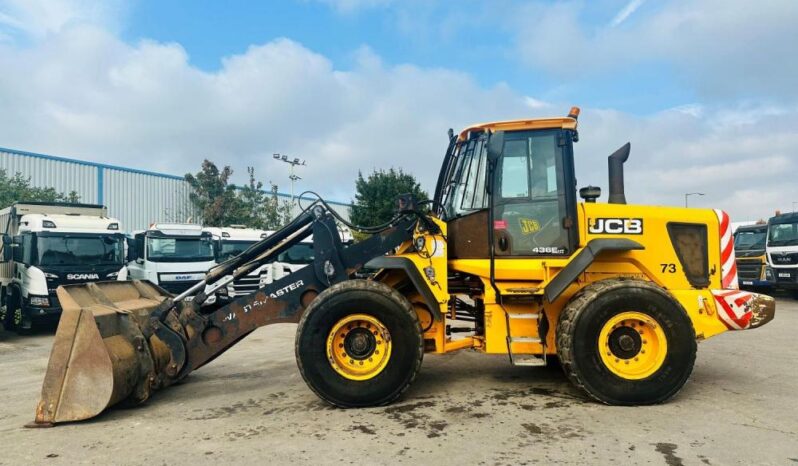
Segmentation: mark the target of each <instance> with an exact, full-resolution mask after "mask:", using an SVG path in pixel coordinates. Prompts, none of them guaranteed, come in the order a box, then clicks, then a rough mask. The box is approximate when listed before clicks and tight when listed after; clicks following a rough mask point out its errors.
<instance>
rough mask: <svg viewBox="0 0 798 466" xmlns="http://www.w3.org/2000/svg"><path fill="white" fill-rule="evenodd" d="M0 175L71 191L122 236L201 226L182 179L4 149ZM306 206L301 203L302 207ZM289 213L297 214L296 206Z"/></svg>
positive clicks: (341, 207)
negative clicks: (165, 225)
mask: <svg viewBox="0 0 798 466" xmlns="http://www.w3.org/2000/svg"><path fill="white" fill-rule="evenodd" d="M0 169H4V170H6V172H7V175H8V176H14V174H15V173H17V172H19V173H22V176H24V177H26V178H27V177H30V180H31V184H32V185H33V186H36V187H53V188H55V189H56V191H59V192H63V193H69V192H70V191H73V190H74V191H76V192H77V193H78V194H79V195H80V201H81V202H85V203H90V204H93V203H97V204H103V205H105V206H107V207H108V214H109V215H110V216H112V217H116V218H118V219H119V220H120V222H121V223H122V228H123V229H124V230H126V231H132V230H140V229H144V228H146V227H147V226H148V225H149V224H151V223H153V222H185V221H187V220H189V219H191V220H192V221H193V222H200V218H199V215H198V212H197V211H196V209H194V208H193V206H192V205H191V201H190V200H189V193H190V191H191V189H190V188H189V185H188V183H186V182H185V181H184V180H183V178H182V177H177V176H173V175H165V174H160V173H152V172H146V171H142V170H134V169H128V168H124V167H114V166H110V165H104V164H98V163H92V162H84V161H81V160H72V159H67V158H63V157H53V156H49V155H42V154H34V153H31V152H23V151H17V150H12V149H3V148H0ZM278 196H279V197H280V201H281V202H282V201H284V200H285V201H290V200H291V196H289V195H287V194H282V193H279V194H278ZM311 202H312V200H303V201H302V205H303V206H305V207H307V206H308V205H309V204H310V203H311ZM330 206H331V207H332V208H333V209H335V210H336V211H337V212H338V213H339V214H340V215H342V216H343V217H344V218H347V219H348V218H349V206H348V205H346V204H342V203H337V202H336V203H330ZM4 207H7V206H0V209H2V208H4ZM294 213H295V214H298V213H299V207H298V206H295V208H294Z"/></svg>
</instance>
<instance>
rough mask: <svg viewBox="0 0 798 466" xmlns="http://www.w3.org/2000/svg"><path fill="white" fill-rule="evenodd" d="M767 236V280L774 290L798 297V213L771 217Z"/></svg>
mask: <svg viewBox="0 0 798 466" xmlns="http://www.w3.org/2000/svg"><path fill="white" fill-rule="evenodd" d="M767 235H768V236H767V244H766V246H765V252H766V253H767V267H766V269H765V278H766V280H767V281H768V282H770V283H771V284H772V285H773V287H774V288H777V289H782V290H789V291H790V292H792V293H793V295H794V296H796V297H798V213H796V212H792V213H788V214H780V215H776V216H774V217H771V218H770V220H768V234H767Z"/></svg>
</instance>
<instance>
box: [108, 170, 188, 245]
mask: <svg viewBox="0 0 798 466" xmlns="http://www.w3.org/2000/svg"><path fill="white" fill-rule="evenodd" d="M101 170H102V171H103V201H104V203H105V205H107V206H108V214H109V215H110V216H112V217H116V218H118V219H119V220H120V221H121V222H122V224H123V225H125V228H126V229H128V230H134V229H144V228H146V227H147V226H148V225H150V224H151V223H154V222H177V223H182V222H187V221H192V222H198V221H199V218H198V215H197V213H196V211H195V209H194V208H193V207H192V205H191V201H190V200H189V197H188V196H189V192H190V188H189V185H188V183H186V182H185V181H184V180H182V179H176V178H171V177H165V176H155V175H150V174H144V173H135V172H129V171H124V170H117V169H114V168H101Z"/></svg>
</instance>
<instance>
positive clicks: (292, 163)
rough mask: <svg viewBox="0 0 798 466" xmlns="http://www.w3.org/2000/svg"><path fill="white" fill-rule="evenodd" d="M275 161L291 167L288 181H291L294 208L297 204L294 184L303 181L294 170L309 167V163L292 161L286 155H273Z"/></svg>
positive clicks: (296, 159) (297, 160)
mask: <svg viewBox="0 0 798 466" xmlns="http://www.w3.org/2000/svg"><path fill="white" fill-rule="evenodd" d="M272 157H274V159H275V160H279V161H280V162H285V163H287V164H288V165H289V168H288V179H289V180H291V206H292V207H293V206H294V204H295V202H296V201H295V200H294V182H296V181H299V180H301V179H302V178H301V177H299V176H298V175H296V174H294V168H295V167H296V166H297V165H302V166H303V167H304V166H306V165H307V162H306V161H304V160H299V159H298V158H296V157H295V158H293V159H290V158H288V156H287V155H285V154H273V155H272Z"/></svg>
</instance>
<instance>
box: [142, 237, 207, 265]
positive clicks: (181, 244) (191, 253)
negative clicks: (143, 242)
mask: <svg viewBox="0 0 798 466" xmlns="http://www.w3.org/2000/svg"><path fill="white" fill-rule="evenodd" d="M147 260H149V261H152V262H209V261H212V260H214V257H213V241H212V240H211V238H210V237H208V238H203V237H200V238H197V237H194V238H183V237H157V238H153V237H150V238H147Z"/></svg>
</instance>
